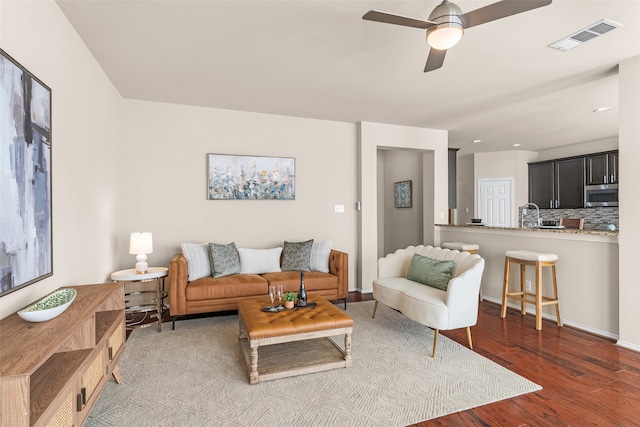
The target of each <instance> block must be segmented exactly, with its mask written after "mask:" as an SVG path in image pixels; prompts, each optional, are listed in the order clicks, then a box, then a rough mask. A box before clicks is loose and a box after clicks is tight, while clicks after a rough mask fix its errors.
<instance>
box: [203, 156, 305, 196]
mask: <svg viewBox="0 0 640 427" xmlns="http://www.w3.org/2000/svg"><path fill="white" fill-rule="evenodd" d="M207 156H208V170H207V198H208V199H209V200H235V199H240V200H267V199H268V200H295V198H296V173H295V172H296V162H295V159H294V158H292V157H264V156H235V155H228V154H208V155H207Z"/></svg>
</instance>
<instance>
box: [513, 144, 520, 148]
mask: <svg viewBox="0 0 640 427" xmlns="http://www.w3.org/2000/svg"><path fill="white" fill-rule="evenodd" d="M512 147H520V144H513V145H512Z"/></svg>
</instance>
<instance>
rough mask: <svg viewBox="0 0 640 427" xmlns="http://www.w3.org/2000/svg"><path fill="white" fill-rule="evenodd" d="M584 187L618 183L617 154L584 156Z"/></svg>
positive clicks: (612, 152) (611, 152)
mask: <svg viewBox="0 0 640 427" xmlns="http://www.w3.org/2000/svg"><path fill="white" fill-rule="evenodd" d="M586 162H587V164H586V168H587V169H586V172H587V173H586V185H601V184H617V183H618V152H617V151H610V152H608V153H598V154H590V155H588V156H586Z"/></svg>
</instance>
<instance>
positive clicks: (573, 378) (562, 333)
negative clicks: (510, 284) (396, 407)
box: [415, 301, 640, 427]
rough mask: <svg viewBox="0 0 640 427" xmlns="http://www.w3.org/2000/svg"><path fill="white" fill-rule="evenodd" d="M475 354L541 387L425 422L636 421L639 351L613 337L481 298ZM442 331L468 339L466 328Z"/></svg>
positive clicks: (616, 423)
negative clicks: (538, 324) (503, 310)
mask: <svg viewBox="0 0 640 427" xmlns="http://www.w3.org/2000/svg"><path fill="white" fill-rule="evenodd" d="M471 331H472V335H473V348H474V351H476V352H477V353H479V354H481V355H483V356H485V357H487V358H488V359H491V360H493V361H494V362H496V363H498V364H500V365H502V366H504V367H506V368H508V369H509V370H511V371H513V372H516V373H518V374H520V375H522V376H523V377H525V378H527V379H529V380H531V381H534V382H535V383H537V384H539V385H541V386H542V390H540V391H538V392H535V393H529V394H525V395H523V396H518V397H515V398H512V399H507V400H503V401H500V402H496V403H492V404H489V405H484V406H480V407H477V408H473V409H470V410H468V411H463V412H459V413H456V414H452V415H448V416H445V417H441V418H437V419H435V420H429V421H424V422H421V423H418V424H415V426H417V427H426V426H640V353H637V352H634V351H631V350H627V349H624V348H621V347H618V346H616V345H615V344H614V343H613V342H612V341H610V340H608V339H604V338H600V337H597V336H594V335H590V334H588V333H585V332H581V331H579V330H576V329H572V328H570V327H567V326H564V327H562V328H560V327H558V326H557V325H556V324H555V323H552V322H549V321H546V320H545V321H543V327H542V331H536V329H535V317H534V316H532V315H527V316H525V317H523V316H522V315H521V314H520V313H519V312H517V311H511V310H509V311H508V313H507V317H506V319H501V318H500V306H499V305H496V304H494V303H491V302H488V301H483V302H481V303H480V313H479V317H478V324H477V325H476V326H474V327H472V328H471ZM442 334H443V335H445V336H447V337H449V338H451V339H453V340H455V341H456V342H458V343H460V344H462V345H465V346H466V345H467V336H466V331H465V329H460V330H454V331H443V332H442Z"/></svg>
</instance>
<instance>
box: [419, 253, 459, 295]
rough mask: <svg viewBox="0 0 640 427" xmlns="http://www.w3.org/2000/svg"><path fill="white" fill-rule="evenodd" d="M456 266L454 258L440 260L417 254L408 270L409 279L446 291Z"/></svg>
mask: <svg viewBox="0 0 640 427" xmlns="http://www.w3.org/2000/svg"><path fill="white" fill-rule="evenodd" d="M455 267H456V263H455V261H453V260H450V261H438V260H435V259H432V258H428V257H425V256H422V255H419V254H415V255H413V259H412V260H411V265H409V271H407V279H409V280H413V281H415V282H418V283H422V284H424V285H427V286H431V287H433V288H436V289H441V290H443V291H446V290H447V286H449V281H450V280H451V276H452V275H453V270H454V269H455Z"/></svg>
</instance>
